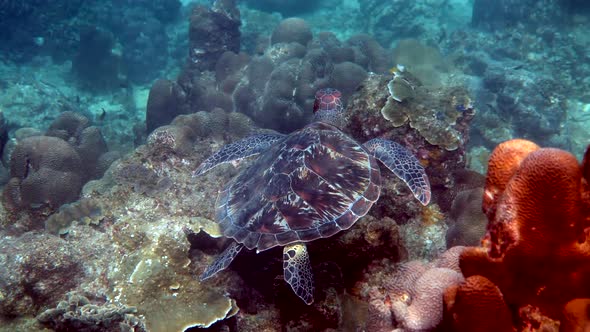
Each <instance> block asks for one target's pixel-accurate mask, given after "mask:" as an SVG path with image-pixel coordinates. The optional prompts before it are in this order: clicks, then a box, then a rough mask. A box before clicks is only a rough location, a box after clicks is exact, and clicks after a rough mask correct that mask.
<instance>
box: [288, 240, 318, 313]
mask: <svg viewBox="0 0 590 332" xmlns="http://www.w3.org/2000/svg"><path fill="white" fill-rule="evenodd" d="M283 270H284V273H285V281H287V283H289V285H291V288H292V289H293V292H295V294H297V296H299V297H300V298H301V299H302V300H303V302H305V304H312V303H313V289H314V287H313V273H312V272H311V264H310V262H309V255H308V254H307V247H306V246H305V244H304V243H294V244H290V245H287V246H285V247H284V248H283Z"/></svg>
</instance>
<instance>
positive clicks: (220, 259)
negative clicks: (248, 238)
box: [199, 241, 244, 281]
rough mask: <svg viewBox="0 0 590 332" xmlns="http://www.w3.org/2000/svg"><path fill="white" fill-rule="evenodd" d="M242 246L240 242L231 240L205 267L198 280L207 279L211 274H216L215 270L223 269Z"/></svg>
mask: <svg viewBox="0 0 590 332" xmlns="http://www.w3.org/2000/svg"><path fill="white" fill-rule="evenodd" d="M242 248H244V246H243V245H242V244H239V243H237V242H233V241H232V243H231V244H230V245H229V247H227V248H226V249H225V250H224V251H223V252H222V253H221V254H220V255H219V256H217V258H215V261H213V263H211V265H209V266H208V267H207V269H205V272H203V274H201V276H200V277H199V280H200V281H203V280H206V279H209V278H211V277H212V276H214V275H216V274H217V272H219V271H221V270H225V269H226V268H227V267H228V266H229V264H230V263H231V262H232V261H233V260H234V258H236V256H237V255H238V254H239V253H240V251H241V250H242Z"/></svg>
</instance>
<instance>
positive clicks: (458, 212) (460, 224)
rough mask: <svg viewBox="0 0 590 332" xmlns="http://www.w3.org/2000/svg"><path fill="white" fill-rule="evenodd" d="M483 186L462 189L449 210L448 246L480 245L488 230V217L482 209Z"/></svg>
mask: <svg viewBox="0 0 590 332" xmlns="http://www.w3.org/2000/svg"><path fill="white" fill-rule="evenodd" d="M482 199H483V188H475V189H467V190H463V191H460V192H459V193H458V194H457V196H456V197H455V200H454V201H453V205H452V206H451V210H450V211H449V223H450V226H449V229H448V230H447V234H446V239H447V248H451V247H454V246H478V245H479V244H480V241H481V238H482V237H483V236H484V234H485V231H486V225H487V219H486V216H485V214H484V213H483V212H482V210H481V201H482Z"/></svg>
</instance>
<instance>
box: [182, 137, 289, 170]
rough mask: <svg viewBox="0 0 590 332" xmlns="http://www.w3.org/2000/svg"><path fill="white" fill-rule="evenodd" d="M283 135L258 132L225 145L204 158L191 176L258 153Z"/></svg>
mask: <svg viewBox="0 0 590 332" xmlns="http://www.w3.org/2000/svg"><path fill="white" fill-rule="evenodd" d="M283 137H284V135H281V134H259V135H254V136H250V137H246V138H244V139H241V140H239V141H237V142H234V143H231V144H228V145H225V146H224V147H222V148H221V149H220V150H219V151H217V152H215V153H214V154H213V155H212V156H210V157H209V158H207V159H205V161H203V162H202V163H201V165H199V167H198V168H197V169H196V170H195V172H194V173H193V176H199V175H201V174H203V173H205V172H207V171H208V170H210V169H212V168H214V167H216V166H218V165H221V164H223V163H229V162H232V161H237V160H240V159H243V158H246V157H250V156H253V155H256V154H259V153H260V152H263V151H264V150H266V149H268V148H269V147H271V146H272V145H273V144H275V143H276V142H277V141H278V140H280V139H281V138H283Z"/></svg>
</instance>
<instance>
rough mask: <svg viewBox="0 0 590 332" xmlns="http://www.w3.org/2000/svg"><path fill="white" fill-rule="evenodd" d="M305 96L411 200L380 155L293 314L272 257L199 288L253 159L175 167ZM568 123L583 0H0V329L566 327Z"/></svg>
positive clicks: (296, 107)
mask: <svg viewBox="0 0 590 332" xmlns="http://www.w3.org/2000/svg"><path fill="white" fill-rule="evenodd" d="M326 88H334V89H337V90H338V91H340V93H341V101H342V104H343V109H344V111H345V118H344V120H345V121H344V122H345V124H344V125H343V126H342V127H341V128H340V129H341V130H342V132H344V133H345V134H346V135H348V136H349V137H351V138H352V139H353V140H354V141H356V142H359V145H358V146H362V145H360V144H362V143H364V142H367V141H369V140H371V139H373V138H384V139H387V140H391V141H394V142H397V143H399V144H401V145H402V146H403V147H404V148H405V149H407V150H408V151H409V152H410V153H411V155H413V156H414V157H415V158H416V159H417V160H418V162H419V163H420V165H422V167H423V168H424V169H425V172H426V174H427V176H428V181H429V183H430V188H431V191H432V198H431V200H430V202H429V203H428V204H427V205H422V204H421V203H420V201H418V200H416V199H415V198H414V196H413V195H412V192H411V191H410V190H409V189H408V187H407V186H406V185H405V184H404V182H403V181H400V179H398V177H396V176H395V175H394V174H393V173H391V172H389V170H387V168H386V167H383V165H381V166H380V169H381V180H380V184H377V187H379V189H380V198H379V200H378V201H376V202H375V203H374V204H373V205H372V207H371V209H370V210H369V211H368V213H367V214H366V215H364V216H363V217H362V218H360V219H359V220H357V222H356V223H355V224H354V225H352V227H350V228H349V229H347V230H344V231H342V232H338V233H337V234H334V235H332V236H324V238H321V239H320V238H317V239H316V238H313V239H311V241H310V242H308V243H307V251H308V252H309V259H310V262H311V269H312V270H313V281H314V284H315V291H314V292H313V297H314V301H313V303H312V304H310V305H308V304H306V303H304V302H303V301H301V299H300V298H298V297H297V295H296V294H294V293H293V291H292V290H291V288H290V285H289V284H288V283H286V282H285V279H288V277H286V276H285V274H284V271H283V255H282V250H283V249H282V248H281V247H280V246H279V247H275V248H271V249H269V250H265V251H261V252H260V253H257V252H256V250H242V251H241V253H240V254H239V255H238V256H237V257H236V258H235V260H234V261H233V262H232V263H231V265H230V266H229V267H227V269H225V270H224V271H221V272H219V273H218V274H217V275H215V277H213V278H211V279H210V280H205V281H200V280H199V275H201V274H202V273H203V272H204V271H205V269H206V268H207V266H208V265H210V264H211V263H212V262H213V261H214V259H215V257H217V256H218V255H219V254H221V253H222V252H223V250H224V248H226V247H227V246H228V245H230V243H233V242H234V241H233V240H232V239H228V238H227V236H229V237H232V238H235V237H234V236H232V235H228V234H227V233H225V232H224V230H223V229H220V227H219V224H218V223H217V222H218V221H219V220H217V219H216V216H217V215H218V211H216V205H217V204H216V199H217V195H218V193H219V192H222V191H223V190H224V189H225V188H228V187H226V184H228V183H232V179H235V178H236V177H237V176H239V175H240V174H242V173H241V172H242V171H243V170H244V169H248V166H249V165H252V162H253V160H254V159H255V158H249V159H245V160H240V163H239V165H237V164H238V163H237V162H232V165H230V164H228V163H225V164H224V165H220V166H219V167H217V168H215V169H214V170H211V171H209V172H207V173H206V174H203V175H200V176H193V175H194V174H193V173H194V171H195V170H196V169H197V167H198V166H199V165H200V164H201V163H202V162H203V161H205V160H206V158H208V157H209V156H211V155H212V154H214V153H215V152H216V151H218V150H220V149H221V148H222V147H223V146H224V145H227V144H231V143H234V142H239V141H240V140H242V139H245V138H247V137H250V136H251V135H259V134H261V133H262V134H265V135H279V136H280V135H289V134H291V135H293V134H292V133H294V132H296V131H297V130H299V129H301V128H303V127H305V126H306V125H308V124H310V123H311V122H312V121H313V116H314V114H313V113H314V110H316V109H317V106H318V105H317V99H316V92H317V91H320V90H322V89H326ZM322 91H324V90H322ZM589 129H590V2H588V1H585V0H390V1H382V0H344V1H336V0H315V1H295V0H215V1H179V0H159V1H147V0H116V1H115V0H102V1H96V0H87V1H80V0H68V1H58V0H56V1H38V0H29V1H11V0H0V154H1V158H2V159H1V164H0V185H1V190H2V195H1V204H0V331H155V332H166V331H200V330H203V331H587V330H589V329H590V314H589V312H590V286H589V285H590V282H589V281H590V238H589V236H590V235H589V234H590V232H589V231H588V230H590V185H589V183H590V155H589V153H588V152H586V151H587V148H588V146H589V145H590V135H589V133H588V132H589ZM336 130H337V129H336ZM281 137H282V136H281ZM272 147H273V146H272V145H271V146H269V147H268V148H269V151H270V150H272V149H271V148H272ZM275 149H279V150H278V151H281V150H280V149H283V152H284V151H285V150H286V148H285V147H282V148H276V147H275ZM265 150H266V148H265V149H264V150H262V151H258V152H261V155H262V156H265V157H266V156H269V153H266V154H265ZM269 158H270V157H269ZM353 159H354V158H353ZM226 161H229V160H226ZM234 161H235V160H234ZM287 162H291V163H292V164H294V163H296V161H295V160H287ZM260 165H262V166H265V165H267V164H264V163H260ZM236 166H237V167H236ZM331 166H334V165H333V163H331V162H327V163H324V164H320V165H319V166H318V168H319V171H318V172H320V171H322V170H326V172H331V174H332V175H337V176H344V171H342V170H339V169H338V168H337V167H333V168H332V167H331ZM269 169H270V168H269V167H262V169H259V170H257V172H253V174H263V173H264V172H269ZM347 174H348V175H347V176H348V178H347V180H349V183H350V185H351V186H352V184H358V182H359V181H360V180H359V179H358V178H356V177H354V176H351V175H350V174H352V173H350V174H349V173H347ZM253 178H255V179H256V177H253ZM402 180H404V179H403V178H402ZM406 182H407V181H406ZM234 183H235V181H234ZM310 185H311V184H310ZM231 188H233V187H231ZM260 189H261V190H266V189H267V187H266V186H265V184H261V187H260ZM331 190H333V188H332V189H331ZM371 204H372V203H371ZM351 209H352V208H351ZM301 212H302V211H301ZM257 231H260V233H264V232H266V231H267V230H262V229H260V230H257Z"/></svg>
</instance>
